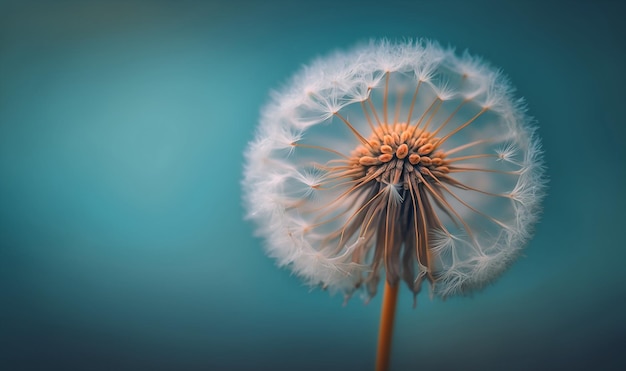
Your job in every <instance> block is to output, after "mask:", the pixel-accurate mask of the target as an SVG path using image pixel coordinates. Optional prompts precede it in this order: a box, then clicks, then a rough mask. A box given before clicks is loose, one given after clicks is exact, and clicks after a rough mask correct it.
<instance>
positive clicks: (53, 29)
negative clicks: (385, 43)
mask: <svg viewBox="0 0 626 371" xmlns="http://www.w3.org/2000/svg"><path fill="white" fill-rule="evenodd" d="M623 14H624V9H622V6H621V4H619V3H618V2H602V1H600V2H598V1H596V2H589V3H576V2H563V3H557V2H543V1H536V2H533V1H520V2H507V3H499V2H484V1H478V2H463V1H456V2H450V1H445V2H441V1H432V2H430V1H405V2H385V1H379V2H375V3H371V4H370V3H367V2H363V1H359V2H337V4H333V2H329V1H315V2H308V3H304V2H270V3H267V4H263V2H261V1H259V2H258V3H252V2H248V3H244V2H236V1H229V2H222V3H218V2H200V1H184V2H174V1H171V2H170V1H154V2H139V1H110V2H88V1H62V2H44V1H41V2H32V1H22V2H11V3H2V4H0V369H3V370H30V369H41V370H50V369H63V370H74V369H75V370H159V369H164V370H166V369H168V370H174V369H176V370H200V369H204V370H206V369H233V370H239V369H242V370H243V369H263V370H264V369H268V370H269V369H275V370H296V369H300V370H321V369H336V370H368V369H372V368H373V362H374V358H375V354H374V352H375V346H376V336H377V327H378V316H379V306H380V296H378V297H376V298H375V299H374V300H373V301H372V303H370V304H369V305H367V306H366V305H363V304H362V303H361V302H359V301H358V300H353V301H351V302H350V303H349V304H348V305H347V306H346V307H342V305H341V304H342V298H341V297H340V296H334V297H331V296H329V295H328V294H327V293H325V292H322V291H320V290H313V291H310V290H309V289H307V288H306V287H304V286H302V284H301V283H300V282H299V281H298V280H297V279H296V278H295V277H292V276H291V275H290V273H289V272H288V271H287V270H281V269H277V268H276V267H275V266H274V262H273V261H272V260H270V259H269V258H267V257H265V256H264V254H263V251H262V248H261V241H259V240H258V239H255V238H254V237H253V234H252V230H253V227H252V226H251V225H250V224H249V223H247V222H245V221H244V220H243V217H242V215H243V208H242V205H241V202H242V201H241V191H240V179H241V172H242V163H243V156H242V153H243V151H244V150H245V148H246V145H247V142H248V141H249V140H251V139H252V138H253V134H254V128H255V126H256V122H257V118H258V112H259V109H260V107H261V106H262V105H263V104H264V103H265V102H266V101H267V99H268V91H269V90H270V89H272V88H275V87H277V86H280V85H281V84H282V83H284V82H285V81H286V80H287V78H288V77H289V76H291V74H293V73H294V72H296V71H297V70H298V68H299V66H301V65H302V64H304V63H307V62H308V61H310V60H311V59H312V58H314V57H316V56H319V55H324V54H326V53H328V52H330V51H332V50H335V49H337V48H346V47H349V46H351V45H353V44H354V43H356V42H360V41H365V40H367V39H369V38H371V37H376V38H378V37H389V38H391V39H401V38H404V37H428V38H432V39H435V40H439V41H440V42H442V43H443V44H451V45H455V46H457V47H458V48H459V49H464V48H469V49H470V51H472V52H473V53H475V54H478V55H482V56H484V57H485V58H486V59H488V60H490V61H491V62H493V63H494V64H495V65H497V66H500V67H502V68H503V69H504V70H505V72H506V73H507V74H508V75H509V76H510V78H511V80H512V81H513V83H514V85H516V86H517V87H518V94H519V95H520V96H524V97H526V99H527V101H528V104H529V107H530V113H531V114H532V115H533V116H535V117H536V118H537V120H538V121H539V125H540V129H539V134H540V136H541V137H542V139H543V145H544V148H545V152H546V153H545V157H546V161H547V164H548V167H549V170H548V174H549V177H550V188H549V195H548V197H547V199H546V200H545V204H544V205H545V208H544V214H543V218H542V221H541V223H540V224H539V225H538V227H537V232H536V236H535V238H534V239H533V240H532V242H531V243H530V245H529V246H528V247H527V249H526V250H525V256H524V257H523V258H522V259H520V261H518V262H517V263H516V264H515V265H514V266H513V267H512V268H511V269H510V270H509V271H507V272H506V273H505V275H504V276H503V277H502V278H501V279H500V280H499V281H497V282H496V283H495V284H494V285H491V286H490V287H488V288H487V289H485V290H484V291H483V292H481V293H479V294H477V295H475V296H474V297H472V298H456V299H451V300H447V301H445V302H442V301H441V300H434V301H431V300H430V299H429V298H428V296H427V295H422V296H420V298H419V304H418V307H417V309H412V307H411V306H412V298H411V295H410V294H409V292H408V290H403V291H401V295H400V302H399V306H398V317H397V322H396V325H397V326H396V333H395V338H394V350H393V361H392V362H393V363H392V368H393V369H395V370H413V369H416V370H450V369H457V370H459V369H463V370H504V369H507V370H528V369H535V370H553V369H567V370H577V369H580V370H583V369H602V370H608V369H619V368H621V367H624V366H625V365H626V358H625V355H624V352H623V350H624V347H625V345H626V321H625V314H624V313H626V288H625V283H626V273H625V272H626V269H625V268H624V262H625V261H626V248H625V243H624V228H625V225H626V224H625V222H626V218H625V214H624V212H625V210H626V202H625V200H626V197H625V196H624V189H626V187H625V185H626V165H625V160H626V156H625V155H626V153H625V149H624V145H623V143H624V138H625V134H626V125H625V122H624V105H625V102H626V94H625V93H624V92H625V91H626V78H625V77H626V69H625V68H624V66H626V58H625V57H626V42H625V37H624V35H625V34H626V32H625V31H626V30H625V26H624V22H623Z"/></svg>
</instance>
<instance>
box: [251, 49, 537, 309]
mask: <svg viewBox="0 0 626 371" xmlns="http://www.w3.org/2000/svg"><path fill="white" fill-rule="evenodd" d="M513 92H514V89H513V88H512V86H511V85H510V84H509V82H508V80H507V79H506V78H505V77H504V75H503V74H502V73H501V72H500V71H499V70H497V69H494V68H493V67H491V66H490V65H489V64H487V63H486V62H484V61H483V60H482V59H481V58H478V57H475V56H472V55H470V54H469V53H468V52H464V53H462V54H461V55H460V56H459V55H457V54H455V52H454V51H453V50H452V49H450V48H443V47H441V46H440V45H439V44H437V43H434V42H430V41H426V40H418V41H411V40H409V41H406V42H401V43H392V42H389V41H386V40H385V41H372V42H370V43H369V44H366V45H362V46H359V47H356V48H354V49H352V50H350V51H348V52H337V53H334V54H332V55H331V56H329V57H327V58H320V59H318V60H316V61H314V62H313V63H312V64H310V65H309V66H307V67H304V68H303V69H302V70H301V71H300V72H299V73H297V74H296V75H295V76H294V78H293V79H292V80H291V81H290V83H289V84H287V85H286V86H285V87H284V88H283V89H281V90H278V91H276V92H273V93H272V95H271V101H270V102H269V103H268V105H267V106H266V107H265V108H264V109H263V111H262V113H261V120H260V124H259V128H258V130H257V134H256V137H255V139H254V140H253V141H252V142H251V143H250V145H249V147H248V149H247V150H246V153H245V160H246V164H245V167H244V179H243V193H244V197H243V198H244V205H245V208H246V210H247V217H248V218H249V219H251V220H253V221H254V223H255V224H256V227H257V234H258V235H260V236H261V237H262V238H263V239H264V240H265V246H266V250H267V252H268V254H269V255H270V256H271V257H273V258H275V259H276V261H277V262H278V264H279V265H281V266H288V267H289V268H290V269H292V270H293V271H294V272H295V273H296V274H297V275H299V276H300V277H301V278H302V279H304V281H305V282H307V283H308V284H311V285H320V286H322V287H324V288H328V289H330V290H331V291H340V292H343V293H344V294H345V296H346V297H351V296H352V294H353V293H354V292H355V291H357V290H364V295H363V296H364V297H365V298H366V300H368V299H369V298H370V297H371V296H373V295H374V294H375V293H376V287H377V285H378V281H379V279H380V277H381V276H382V277H385V278H386V279H387V281H389V282H390V283H392V284H395V283H397V282H398V281H399V280H404V281H405V282H406V283H407V284H408V286H409V288H410V289H411V290H412V291H413V292H414V294H417V293H418V292H419V289H420V286H421V284H422V283H423V282H428V283H429V284H430V285H431V293H432V294H434V295H437V296H440V297H447V296H451V295H456V294H466V293H469V292H472V291H474V290H478V289H481V288H482V287H484V286H485V285H487V284H488V283H490V282H492V281H493V280H494V279H495V278H497V277H498V276H499V275H500V274H501V273H502V272H503V271H504V270H505V269H506V268H507V267H508V266H509V265H510V264H511V263H512V262H513V261H514V260H515V258H516V257H517V256H518V255H519V252H520V250H521V248H522V247H523V246H524V245H525V244H526V243H527V241H528V240H529V238H530V237H531V235H532V229H533V225H534V223H535V222H536V220H537V217H538V213H539V212H540V203H541V200H542V198H543V196H544V192H545V184H546V180H545V176H544V164H543V160H542V151H541V146H540V143H539V140H538V138H537V136H536V134H535V128H534V126H533V123H532V120H531V119H530V118H529V117H528V116H527V115H526V113H525V111H526V108H525V105H524V103H523V101H522V100H520V99H515V98H514V97H513Z"/></svg>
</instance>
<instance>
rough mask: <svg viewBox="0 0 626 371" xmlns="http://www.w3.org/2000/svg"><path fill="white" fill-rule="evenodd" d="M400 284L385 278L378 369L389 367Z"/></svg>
mask: <svg viewBox="0 0 626 371" xmlns="http://www.w3.org/2000/svg"><path fill="white" fill-rule="evenodd" d="M398 286H399V285H398V284H395V285H390V284H389V282H387V280H385V289H384V291H383V305H382V309H381V311H380V329H379V332H378V351H377V353H376V371H387V370H388V369H389V360H390V358H391V339H392V337H393V322H394V320H395V317H396V303H397V302H398Z"/></svg>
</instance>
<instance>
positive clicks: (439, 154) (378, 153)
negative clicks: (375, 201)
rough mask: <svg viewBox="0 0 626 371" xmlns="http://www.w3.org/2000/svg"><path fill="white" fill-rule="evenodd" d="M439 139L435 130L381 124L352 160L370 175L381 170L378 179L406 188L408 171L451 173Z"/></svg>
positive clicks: (424, 173) (354, 164)
mask: <svg viewBox="0 0 626 371" xmlns="http://www.w3.org/2000/svg"><path fill="white" fill-rule="evenodd" d="M438 141H439V138H436V137H434V135H433V134H432V133H430V132H427V131H425V130H421V129H419V128H416V127H415V126H409V125H407V124H406V123H401V124H394V125H381V126H379V127H377V128H375V131H374V133H372V135H371V136H370V138H369V140H368V145H365V144H362V145H359V146H358V147H357V148H356V149H355V150H354V151H353V152H352V157H351V162H352V163H353V166H355V167H361V168H362V169H363V172H364V175H366V176H367V175H371V174H373V173H374V172H378V173H379V174H378V176H377V177H376V178H375V179H376V180H377V181H379V182H385V183H392V184H398V183H404V185H405V188H406V182H407V180H406V179H404V181H403V179H402V178H403V174H404V171H405V170H406V171H407V172H408V173H411V172H413V171H415V170H417V171H419V172H420V173H421V174H423V175H424V176H429V175H430V174H447V173H449V172H450V170H449V169H448V166H447V165H448V163H447V161H446V160H445V157H446V153H445V152H444V151H441V150H437V142H438Z"/></svg>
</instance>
